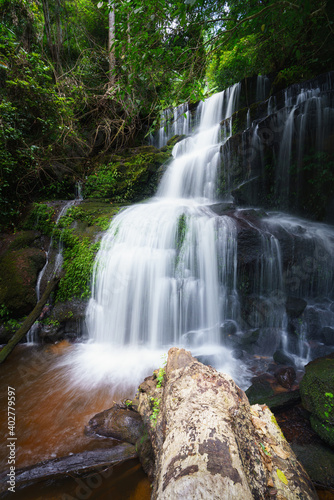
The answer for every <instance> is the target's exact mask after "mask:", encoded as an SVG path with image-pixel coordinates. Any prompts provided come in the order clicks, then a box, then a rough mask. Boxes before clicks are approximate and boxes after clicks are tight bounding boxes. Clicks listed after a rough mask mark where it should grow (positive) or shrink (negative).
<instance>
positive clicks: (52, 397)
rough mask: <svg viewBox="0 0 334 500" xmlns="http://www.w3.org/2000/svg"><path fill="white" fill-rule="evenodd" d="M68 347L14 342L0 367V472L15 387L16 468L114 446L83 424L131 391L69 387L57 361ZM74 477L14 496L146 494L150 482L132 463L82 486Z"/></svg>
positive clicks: (126, 496)
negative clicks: (88, 432)
mask: <svg viewBox="0 0 334 500" xmlns="http://www.w3.org/2000/svg"><path fill="white" fill-rule="evenodd" d="M71 349H73V347H72V346H71V345H70V344H67V343H66V342H62V343H60V344H58V345H54V346H49V347H38V346H27V345H19V346H17V347H16V348H15V350H14V352H13V353H12V354H11V355H10V356H9V358H8V359H7V360H6V362H5V363H4V364H2V365H0V433H1V436H2V439H1V441H2V443H3V444H2V445H1V446H0V472H8V467H9V465H8V463H7V461H8V453H9V449H8V447H6V442H7V437H9V429H8V418H7V417H8V415H7V408H8V404H7V400H8V387H11V388H13V389H14V391H15V430H14V432H15V437H16V438H17V439H16V450H15V466H16V468H21V467H26V466H29V465H33V464H36V463H38V462H40V461H42V460H48V459H51V458H56V457H61V456H66V455H69V454H70V453H79V452H83V451H85V450H93V449H98V448H106V447H110V446H112V445H113V444H114V443H115V444H117V441H116V442H115V441H113V440H111V439H108V438H92V437H88V436H85V434H84V428H85V425H87V424H88V421H89V420H90V418H91V417H92V416H94V415H95V414H96V413H98V412H100V411H102V410H105V409H107V408H110V407H111V405H112V403H113V401H120V400H122V399H124V398H125V397H131V396H132V394H131V393H129V394H126V393H123V394H122V393H117V392H113V391H112V388H110V386H108V384H101V385H100V386H98V387H97V388H95V389H94V391H87V390H86V389H85V388H84V387H82V386H80V385H74V386H72V381H71V380H69V377H68V374H67V372H66V369H65V368H64V366H59V361H61V359H62V358H63V357H65V356H67V355H68V353H69V352H70V351H71ZM11 408H14V407H13V406H12V407H11ZM12 430H13V429H12ZM78 481H80V480H78V479H75V480H72V479H68V480H64V481H61V482H60V483H59V482H57V483H53V484H49V483H48V484H47V485H43V484H39V485H38V487H36V486H35V487H31V488H26V489H25V490H24V492H23V493H22V495H23V496H22V497H19V496H18V493H16V496H15V498H22V499H23V498H24V499H30V498H31V499H35V500H37V499H39V498H41V499H42V498H43V500H44V499H61V500H65V499H70V498H90V499H101V500H104V499H110V498H112V499H113V500H114V499H116V500H117V499H124V500H126V499H131V500H139V499H140V500H145V499H149V498H150V485H149V482H148V480H147V478H146V476H145V474H144V472H143V471H142V469H141V467H140V465H139V463H138V461H131V462H128V463H126V464H123V465H122V466H119V467H117V468H115V469H114V470H113V473H112V474H111V476H110V477H109V478H107V479H105V478H104V479H103V480H101V478H97V479H95V482H94V479H93V477H91V478H90V481H91V482H90V484H88V486H87V484H86V483H84V484H83V485H82V484H79V483H78ZM99 483H101V484H99ZM80 486H81V487H82V490H81V489H80ZM85 487H86V489H85ZM84 490H85V491H86V492H84ZM66 495H67V496H66Z"/></svg>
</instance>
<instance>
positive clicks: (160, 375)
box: [156, 368, 166, 389]
mask: <svg viewBox="0 0 334 500" xmlns="http://www.w3.org/2000/svg"><path fill="white" fill-rule="evenodd" d="M165 375H166V370H165V369H164V368H159V370H158V373H157V375H156V379H157V387H158V388H159V389H160V387H162V384H163V381H164V379H165Z"/></svg>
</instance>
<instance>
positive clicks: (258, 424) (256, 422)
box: [252, 417, 266, 432]
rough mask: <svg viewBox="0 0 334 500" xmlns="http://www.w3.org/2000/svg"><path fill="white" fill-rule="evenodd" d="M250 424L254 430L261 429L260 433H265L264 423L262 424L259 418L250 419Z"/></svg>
mask: <svg viewBox="0 0 334 500" xmlns="http://www.w3.org/2000/svg"><path fill="white" fill-rule="evenodd" d="M252 423H253V425H254V427H255V429H261V431H263V432H265V430H266V423H265V422H263V420H261V419H260V418H257V417H252Z"/></svg>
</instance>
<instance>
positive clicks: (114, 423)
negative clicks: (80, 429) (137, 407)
mask: <svg viewBox="0 0 334 500" xmlns="http://www.w3.org/2000/svg"><path fill="white" fill-rule="evenodd" d="M93 433H94V434H97V435H99V436H106V437H110V438H113V439H117V440H119V441H125V442H127V443H132V444H135V443H136V441H137V440H138V439H139V438H140V437H141V436H142V435H143V434H144V428H143V422H142V419H141V416H140V415H139V413H137V412H136V411H133V410H130V409H128V408H123V407H121V406H119V405H116V404H115V405H114V406H113V407H112V408H109V410H105V411H103V412H101V413H97V414H96V415H95V416H94V417H93V418H91V419H90V421H89V423H88V425H87V426H86V428H85V434H88V435H90V434H93Z"/></svg>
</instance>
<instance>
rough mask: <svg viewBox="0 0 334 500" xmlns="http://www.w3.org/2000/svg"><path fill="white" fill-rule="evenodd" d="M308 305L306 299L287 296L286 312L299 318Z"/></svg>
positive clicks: (292, 316)
mask: <svg viewBox="0 0 334 500" xmlns="http://www.w3.org/2000/svg"><path fill="white" fill-rule="evenodd" d="M306 306H307V302H306V300H304V299H300V298H299V297H287V299H286V313H287V315H288V316H289V317H290V318H299V316H301V315H302V314H303V312H304V310H305V307H306Z"/></svg>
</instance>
